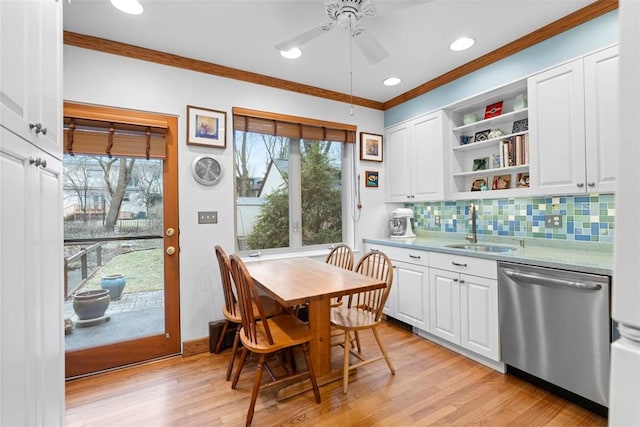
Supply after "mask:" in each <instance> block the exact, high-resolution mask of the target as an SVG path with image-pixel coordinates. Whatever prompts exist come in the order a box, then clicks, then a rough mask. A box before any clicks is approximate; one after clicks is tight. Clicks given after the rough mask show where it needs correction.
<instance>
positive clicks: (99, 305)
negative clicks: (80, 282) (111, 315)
mask: <svg viewBox="0 0 640 427" xmlns="http://www.w3.org/2000/svg"><path fill="white" fill-rule="evenodd" d="M110 301H111V298H110V297H109V290H108V289H96V290H92V291H85V292H78V293H77V294H75V295H74V296H73V311H75V313H76V316H78V319H79V320H80V321H84V320H93V319H100V318H102V317H104V313H105V312H106V311H107V308H108V307H109V302H110Z"/></svg>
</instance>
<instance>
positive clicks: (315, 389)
mask: <svg viewBox="0 0 640 427" xmlns="http://www.w3.org/2000/svg"><path fill="white" fill-rule="evenodd" d="M302 351H303V352H304V361H305V362H306V363H307V369H308V370H309V379H310V380H311V386H312V387H313V395H314V396H315V398H316V403H320V390H318V383H317V382H316V372H315V371H314V370H313V365H312V364H311V355H310V354H309V345H308V344H307V343H304V344H302Z"/></svg>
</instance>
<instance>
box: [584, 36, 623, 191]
mask: <svg viewBox="0 0 640 427" xmlns="http://www.w3.org/2000/svg"><path fill="white" fill-rule="evenodd" d="M618 72H619V49H618V47H617V46H616V47H613V48H610V49H606V50H603V51H600V52H598V53H595V54H593V55H589V56H587V57H585V58H584V93H585V96H584V101H585V104H584V105H585V130H586V132H585V138H586V157H587V191H598V192H601V193H603V192H613V191H615V183H616V182H615V181H616V169H617V153H618V141H619V140H620V126H619V124H618V122H619V117H620V106H619V104H620V102H619V100H620V97H619V88H618V82H619V78H618Z"/></svg>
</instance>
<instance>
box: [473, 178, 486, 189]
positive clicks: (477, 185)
mask: <svg viewBox="0 0 640 427" xmlns="http://www.w3.org/2000/svg"><path fill="white" fill-rule="evenodd" d="M488 189H489V178H476V179H474V180H473V182H472V183H471V191H487V190H488Z"/></svg>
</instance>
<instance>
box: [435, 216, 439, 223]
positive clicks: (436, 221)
mask: <svg viewBox="0 0 640 427" xmlns="http://www.w3.org/2000/svg"><path fill="white" fill-rule="evenodd" d="M435 225H440V215H436V216H435Z"/></svg>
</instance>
